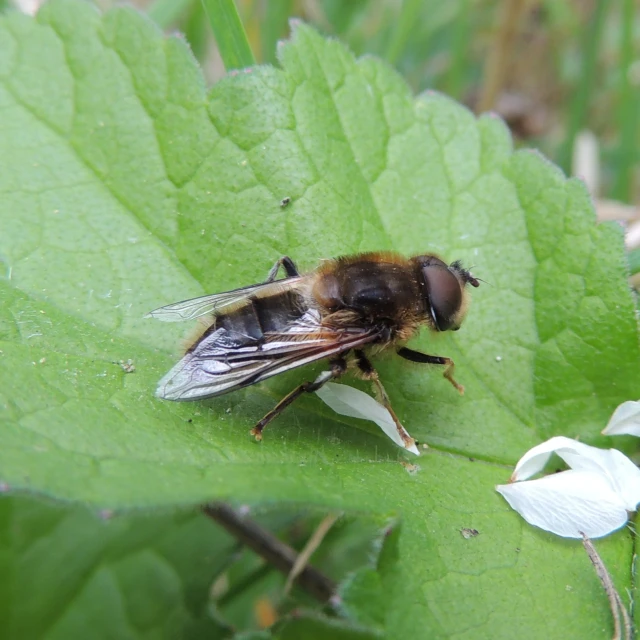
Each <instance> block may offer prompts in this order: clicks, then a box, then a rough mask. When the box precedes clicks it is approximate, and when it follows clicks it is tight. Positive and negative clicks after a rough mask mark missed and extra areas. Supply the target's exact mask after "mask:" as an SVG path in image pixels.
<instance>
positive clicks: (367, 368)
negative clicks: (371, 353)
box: [354, 350, 416, 449]
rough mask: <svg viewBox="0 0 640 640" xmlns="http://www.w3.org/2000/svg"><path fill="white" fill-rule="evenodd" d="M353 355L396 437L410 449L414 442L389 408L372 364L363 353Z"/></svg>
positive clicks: (388, 401) (356, 352)
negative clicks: (395, 431)
mask: <svg viewBox="0 0 640 640" xmlns="http://www.w3.org/2000/svg"><path fill="white" fill-rule="evenodd" d="M354 355H355V357H356V365H357V367H358V369H360V373H361V374H362V377H363V378H364V379H365V380H370V381H371V384H372V385H373V391H374V393H375V395H376V398H377V399H378V402H380V404H382V405H384V407H385V408H386V410H387V411H388V412H389V413H390V414H391V417H392V418H393V421H394V422H395V423H396V429H397V431H398V435H399V436H400V438H401V439H402V442H404V446H405V448H407V449H410V448H411V447H412V446H414V445H415V443H416V441H415V440H414V439H413V438H412V437H411V436H410V435H409V434H408V433H407V430H406V429H405V428H404V427H403V426H402V423H401V422H400V420H399V418H398V416H397V415H396V413H395V411H394V410H393V409H392V408H391V401H390V400H389V396H388V395H387V392H386V390H385V388H384V387H383V386H382V382H380V377H379V376H378V372H377V371H376V370H375V369H374V367H373V364H371V360H369V358H367V356H366V355H365V354H364V352H363V351H360V350H356V351H354Z"/></svg>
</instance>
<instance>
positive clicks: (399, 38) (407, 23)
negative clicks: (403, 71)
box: [385, 0, 424, 64]
mask: <svg viewBox="0 0 640 640" xmlns="http://www.w3.org/2000/svg"><path fill="white" fill-rule="evenodd" d="M423 4H424V0H404V2H403V3H402V9H401V10H400V15H399V16H398V20H397V21H396V25H397V26H396V28H395V29H394V31H393V34H392V35H391V41H390V42H389V46H388V47H387V51H386V54H385V57H386V59H387V60H388V61H389V62H390V63H391V64H396V63H397V62H398V60H400V57H401V56H402V54H403V53H404V51H405V49H406V48H407V42H408V41H409V38H410V36H411V31H412V30H413V28H414V27H415V25H416V24H417V21H418V19H419V16H420V11H421V10H422V7H423Z"/></svg>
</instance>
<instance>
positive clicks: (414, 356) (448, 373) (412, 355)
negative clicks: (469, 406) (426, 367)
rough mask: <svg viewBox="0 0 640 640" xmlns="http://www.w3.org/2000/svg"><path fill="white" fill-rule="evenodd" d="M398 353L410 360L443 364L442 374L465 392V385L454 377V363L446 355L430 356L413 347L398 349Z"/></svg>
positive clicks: (461, 391)
mask: <svg viewBox="0 0 640 640" xmlns="http://www.w3.org/2000/svg"><path fill="white" fill-rule="evenodd" d="M398 355H399V356H400V357H401V358H404V359H405V360H410V361H411V362H420V363H423V364H441V365H443V366H444V368H445V369H444V373H443V374H442V375H443V376H444V377H445V378H446V379H447V380H448V381H449V382H450V383H451V384H452V385H453V386H454V387H455V388H456V389H457V390H458V391H459V392H460V395H462V394H463V393H464V387H463V386H462V385H461V384H459V383H458V382H457V381H456V380H455V379H454V377H453V369H454V364H453V360H452V359H451V358H447V357H445V356H430V355H428V354H426V353H420V352H419V351H414V350H413V349H407V348H406V347H402V348H401V349H398Z"/></svg>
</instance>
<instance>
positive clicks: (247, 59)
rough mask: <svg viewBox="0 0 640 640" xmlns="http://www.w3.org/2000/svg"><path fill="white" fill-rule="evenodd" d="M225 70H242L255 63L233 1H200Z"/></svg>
mask: <svg viewBox="0 0 640 640" xmlns="http://www.w3.org/2000/svg"><path fill="white" fill-rule="evenodd" d="M202 4H203V6H204V10H205V12H206V14H207V17H208V18H209V24H210V25H211V29H212V30H213V35H214V36H215V39H216V44H217V45H218V51H220V57H221V58H222V62H224V66H225V69H226V70H227V71H231V70H232V69H244V68H245V67H251V66H253V65H255V63H256V61H255V58H254V57H253V53H252V52H251V47H250V46H249V40H248V39H247V34H246V32H245V30H244V27H243V26H242V22H241V21H240V16H239V15H238V10H237V9H236V5H235V4H234V2H233V0H202Z"/></svg>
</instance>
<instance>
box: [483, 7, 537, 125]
mask: <svg viewBox="0 0 640 640" xmlns="http://www.w3.org/2000/svg"><path fill="white" fill-rule="evenodd" d="M502 6H503V13H502V16H501V19H500V26H499V29H498V33H497V34H496V37H495V40H494V45H493V47H492V48H491V51H490V52H489V56H488V59H487V64H486V66H485V70H484V82H483V86H482V93H481V94H480V100H479V101H478V107H477V109H476V111H477V112H478V113H481V112H483V111H489V109H492V108H493V106H494V105H495V103H496V100H497V98H498V95H500V92H501V91H502V88H503V86H504V83H505V78H506V75H507V67H508V64H509V61H510V60H512V59H513V55H512V49H513V43H514V41H515V39H516V34H517V32H518V23H519V21H520V15H521V14H522V11H523V10H524V8H525V7H526V6H527V0H505V2H503V3H502Z"/></svg>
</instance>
